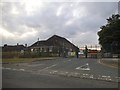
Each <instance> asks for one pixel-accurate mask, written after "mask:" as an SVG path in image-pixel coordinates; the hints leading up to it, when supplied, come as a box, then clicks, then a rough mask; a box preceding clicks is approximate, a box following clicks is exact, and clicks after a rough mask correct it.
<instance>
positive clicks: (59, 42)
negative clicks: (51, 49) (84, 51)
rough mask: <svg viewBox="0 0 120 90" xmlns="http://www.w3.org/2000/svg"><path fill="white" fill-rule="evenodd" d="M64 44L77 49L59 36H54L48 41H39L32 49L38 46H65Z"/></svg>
mask: <svg viewBox="0 0 120 90" xmlns="http://www.w3.org/2000/svg"><path fill="white" fill-rule="evenodd" d="M63 44H67V45H68V46H71V47H75V48H77V47H76V46H75V45H74V44H72V43H71V42H70V41H68V40H67V39H65V38H64V37H60V36H58V35H53V36H52V37H50V38H48V39H47V40H43V41H37V42H35V43H34V44H32V45H31V46H30V47H37V46H63Z"/></svg>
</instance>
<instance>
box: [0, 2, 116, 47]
mask: <svg viewBox="0 0 120 90" xmlns="http://www.w3.org/2000/svg"><path fill="white" fill-rule="evenodd" d="M1 7H2V24H1V25H2V26H0V29H2V38H3V39H2V43H3V44H5V43H7V44H16V43H22V44H25V43H27V44H29V45H31V44H33V43H34V42H35V41H36V40H37V38H38V37H39V38H40V40H43V39H47V38H49V37H51V36H52V35H54V34H57V35H60V36H63V37H65V38H67V39H69V40H70V41H71V42H73V43H74V44H75V45H78V46H81V45H85V44H98V40H97V39H98V36H97V32H98V30H99V27H100V26H102V25H103V24H105V23H106V18H108V17H109V16H111V15H112V14H114V13H116V12H117V2H86V3H84V2H59V3H58V2H40V3H39V2H38V3H34V2H32V1H31V2H6V3H2V6H1Z"/></svg>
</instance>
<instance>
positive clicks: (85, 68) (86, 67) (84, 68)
mask: <svg viewBox="0 0 120 90" xmlns="http://www.w3.org/2000/svg"><path fill="white" fill-rule="evenodd" d="M76 69H78V70H90V67H89V64H88V63H86V64H85V65H82V66H80V67H77V68H76Z"/></svg>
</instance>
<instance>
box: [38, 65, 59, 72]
mask: <svg viewBox="0 0 120 90" xmlns="http://www.w3.org/2000/svg"><path fill="white" fill-rule="evenodd" d="M56 65H57V64H53V65H51V66H49V67H46V68H43V69H41V70H39V71H42V70H46V69H49V68H52V67H55V66H56Z"/></svg>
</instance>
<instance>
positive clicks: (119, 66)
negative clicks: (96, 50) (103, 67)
mask: <svg viewBox="0 0 120 90" xmlns="http://www.w3.org/2000/svg"><path fill="white" fill-rule="evenodd" d="M102 63H104V64H108V65H110V66H114V67H118V68H120V62H119V61H114V60H112V61H109V60H102Z"/></svg>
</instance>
